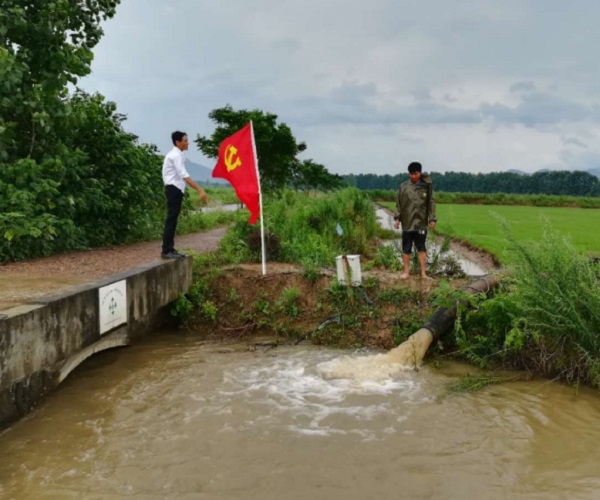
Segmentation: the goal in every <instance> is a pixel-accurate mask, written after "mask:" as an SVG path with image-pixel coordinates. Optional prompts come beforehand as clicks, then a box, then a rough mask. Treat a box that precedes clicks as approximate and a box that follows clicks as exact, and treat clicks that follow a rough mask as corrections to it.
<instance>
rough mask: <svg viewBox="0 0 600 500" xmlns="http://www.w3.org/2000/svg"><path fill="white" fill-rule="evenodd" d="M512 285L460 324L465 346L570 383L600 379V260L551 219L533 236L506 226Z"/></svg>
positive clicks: (599, 383)
mask: <svg viewBox="0 0 600 500" xmlns="http://www.w3.org/2000/svg"><path fill="white" fill-rule="evenodd" d="M504 226H505V231H506V234H507V238H508V240H509V242H510V250H509V251H510V252H511V254H512V258H511V262H512V263H513V264H512V266H511V269H510V278H509V280H508V282H507V285H508V286H507V288H506V289H505V290H504V291H500V292H499V293H498V294H497V295H496V297H494V298H493V299H491V300H489V301H486V302H485V303H482V304H480V307H479V308H477V309H476V310H475V311H473V312H471V313H468V314H467V315H466V317H465V318H463V321H461V322H459V324H458V325H457V330H458V331H457V339H458V343H459V347H460V349H461V351H462V352H463V353H464V354H465V355H466V356H467V357H468V358H470V359H471V361H478V360H479V361H480V364H482V365H483V364H485V361H486V360H490V359H492V358H494V357H496V358H498V357H500V358H502V359H503V360H504V361H510V362H511V363H512V364H515V365H517V366H520V367H524V368H528V369H531V370H532V371H535V372H539V373H542V374H544V375H546V376H550V377H556V378H559V379H563V380H566V381H568V382H570V383H579V382H583V383H586V384H589V385H594V386H596V387H600V282H599V276H600V265H599V264H598V263H597V262H595V261H593V260H592V259H590V258H589V257H586V256H584V255H582V254H581V253H579V252H578V251H577V249H576V248H575V247H574V246H573V245H572V244H571V242H570V240H569V239H568V238H566V237H564V236H562V235H560V234H559V233H557V232H556V231H554V230H553V229H552V228H551V227H550V226H549V224H546V225H545V227H544V231H543V236H542V238H541V240H540V241H539V242H537V243H530V242H527V243H526V244H524V243H522V242H520V241H517V240H516V239H514V238H513V237H512V235H511V234H510V231H509V230H508V229H507V228H506V224H504Z"/></svg>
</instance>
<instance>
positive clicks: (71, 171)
mask: <svg viewBox="0 0 600 500" xmlns="http://www.w3.org/2000/svg"><path fill="white" fill-rule="evenodd" d="M118 3H119V1H118V0H79V1H78V0H53V1H52V0H51V1H47V0H3V1H2V4H1V5H0V214H1V215H0V262H5V261H8V260H19V259H24V258H28V257H34V256H38V255H46V254H50V253H55V252H58V251H62V250H67V249H75V248H83V247H88V246H93V245H107V244H114V243H118V242H122V241H124V240H125V239H126V238H127V235H128V232H129V230H130V228H131V227H132V226H133V225H140V224H142V225H143V224H144V223H145V222H147V220H148V217H149V214H150V212H151V211H152V209H155V208H156V207H157V206H158V204H159V203H160V201H161V196H160V192H161V189H160V187H161V183H160V168H159V166H160V163H159V162H160V158H159V157H158V156H157V154H156V151H155V149H153V148H152V147H149V146H145V145H141V146H140V145H138V144H137V138H136V137H135V136H134V135H132V134H128V133H126V132H125V131H124V130H123V126H122V123H123V121H124V119H125V117H124V116H123V115H120V114H118V113H117V110H116V106H115V104H114V103H110V102H106V101H105V99H104V98H103V97H102V96H101V95H97V94H96V95H88V94H86V93H84V92H81V91H75V93H74V94H73V95H69V93H68V87H67V86H68V84H74V83H76V82H77V79H78V78H79V77H82V76H84V75H86V74H88V73H89V72H90V64H91V61H92V57H93V54H92V49H93V47H94V46H95V45H96V44H97V43H98V41H99V40H100V37H101V35H102V29H101V27H100V22H101V21H102V20H104V19H107V18H109V17H112V16H113V15H114V14H115V9H116V6H117V5H118Z"/></svg>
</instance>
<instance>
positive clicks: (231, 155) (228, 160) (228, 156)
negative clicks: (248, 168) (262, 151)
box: [224, 144, 242, 172]
mask: <svg viewBox="0 0 600 500" xmlns="http://www.w3.org/2000/svg"><path fill="white" fill-rule="evenodd" d="M237 153H238V150H237V148H236V147H235V146H233V145H231V144H230V145H229V146H227V149H226V150H225V158H224V160H225V166H226V167H227V171H228V172H231V171H232V170H235V169H236V168H238V167H241V166H242V160H241V159H240V157H239V156H237ZM234 160H235V161H234Z"/></svg>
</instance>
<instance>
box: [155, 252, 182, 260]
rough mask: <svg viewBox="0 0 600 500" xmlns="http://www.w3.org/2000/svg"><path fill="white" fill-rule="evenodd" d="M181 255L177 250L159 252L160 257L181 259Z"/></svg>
mask: <svg viewBox="0 0 600 500" xmlns="http://www.w3.org/2000/svg"><path fill="white" fill-rule="evenodd" d="M183 257H185V255H183V254H180V253H179V252H168V253H161V254H160V258H161V259H182V258H183Z"/></svg>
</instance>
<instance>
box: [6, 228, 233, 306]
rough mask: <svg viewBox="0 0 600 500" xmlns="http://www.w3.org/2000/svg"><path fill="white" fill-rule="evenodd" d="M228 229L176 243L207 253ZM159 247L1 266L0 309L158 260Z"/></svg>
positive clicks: (147, 244)
mask: <svg viewBox="0 0 600 500" xmlns="http://www.w3.org/2000/svg"><path fill="white" fill-rule="evenodd" d="M226 231H227V228H218V229H214V230H212V231H207V232H202V233H194V234H187V235H184V236H177V238H176V240H175V242H176V244H177V247H178V249H179V250H180V251H194V252H197V253H206V252H210V251H213V250H216V249H217V248H218V244H219V241H220V240H221V238H222V237H223V236H224V235H225V233H226ZM160 250H161V242H160V241H146V242H142V243H134V244H132V245H122V246H118V247H110V248H95V249H93V250H87V251H83V252H69V253H64V254H60V255H53V256H51V257H44V258H40V259H35V260H30V261H25V262H13V263H10V264H4V265H0V310H2V309H8V308H10V307H14V306H16V305H19V304H22V303H25V302H27V301H30V300H32V299H35V298H38V297H41V296H42V295H46V294H48V293H50V292H58V291H63V290H66V289H68V288H70V287H72V286H76V285H81V284H83V283H87V282H90V281H94V280H97V279H100V278H105V277H107V276H110V275H112V274H117V273H121V272H124V271H128V270H130V269H132V268H134V267H137V266H140V265H142V264H147V263H149V262H152V261H158V260H160Z"/></svg>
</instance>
